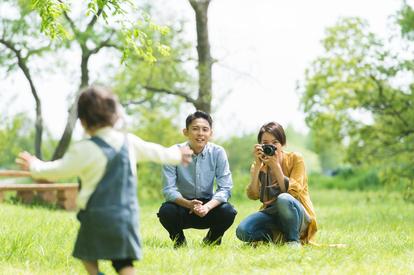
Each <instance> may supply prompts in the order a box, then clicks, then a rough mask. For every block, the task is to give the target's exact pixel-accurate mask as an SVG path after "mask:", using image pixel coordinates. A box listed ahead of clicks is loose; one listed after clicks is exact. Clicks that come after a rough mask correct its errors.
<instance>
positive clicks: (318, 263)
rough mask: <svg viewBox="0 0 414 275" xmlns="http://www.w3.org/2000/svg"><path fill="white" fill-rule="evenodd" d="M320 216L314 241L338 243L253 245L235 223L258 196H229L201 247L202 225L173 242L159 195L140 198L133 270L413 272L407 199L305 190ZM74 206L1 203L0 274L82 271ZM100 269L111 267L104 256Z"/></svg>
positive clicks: (413, 224)
mask: <svg viewBox="0 0 414 275" xmlns="http://www.w3.org/2000/svg"><path fill="white" fill-rule="evenodd" d="M311 195H312V200H313V202H314V205H315V208H316V212H317V215H318V221H319V232H318V233H317V242H318V243H320V244H322V245H327V244H333V243H343V244H346V245H347V247H345V248H332V247H327V246H322V247H314V246H306V247H304V248H302V249H299V250H296V249H291V248H288V247H284V246H275V245H263V246H259V247H257V248H253V247H251V246H248V245H245V244H243V243H241V242H240V241H238V240H237V238H236V236H235V228H236V226H237V224H238V223H239V222H240V221H241V219H242V218H244V217H246V216H247V215H248V214H249V213H252V212H253V211H256V210H257V207H258V206H259V203H258V202H257V201H249V200H247V199H246V200H238V201H234V202H233V204H234V205H235V207H236V209H237V210H238V215H237V217H236V221H235V223H234V225H233V226H232V227H231V228H230V229H229V231H228V232H227V233H226V235H225V237H224V240H223V244H222V245H221V246H219V247H203V246H202V245H201V240H202V238H203V237H204V234H205V233H206V230H192V229H190V230H186V231H185V233H186V236H187V240H188V246H187V247H185V248H181V249H178V250H174V249H172V244H171V242H170V240H169V239H168V235H167V232H166V231H165V230H164V229H163V228H162V226H161V225H160V223H159V222H158V218H157V217H156V213H157V211H158V207H159V205H160V204H161V201H159V202H149V201H141V218H140V220H141V224H140V226H141V227H140V230H141V236H142V239H143V243H144V259H143V260H142V261H140V262H136V264H135V265H136V268H137V270H138V272H139V274H215V275H217V274H280V273H289V274H297V273H305V274H306V273H307V274H315V273H316V274H410V273H411V274H412V273H414V265H413V264H412V259H413V258H414V231H413V230H412V229H413V228H414V216H413V214H412V213H414V205H413V204H407V203H405V202H404V201H402V200H401V199H400V196H398V195H385V194H384V193H382V192H347V191H335V190H329V191H326V190H321V191H314V192H312V194H311ZM77 229H78V222H77V221H76V218H75V213H70V212H64V211H61V210H53V209H48V208H44V207H26V206H22V205H12V204H7V203H3V204H0V274H39V275H40V274H42V275H43V274H85V273H84V270H83V267H82V265H81V264H80V262H79V261H77V260H75V259H74V258H73V257H72V256H71V253H72V248H73V243H74V240H75V237H76V232H77ZM101 269H102V270H103V271H104V272H105V274H115V273H114V271H113V270H112V267H111V265H110V263H109V262H104V263H103V265H102V267H101Z"/></svg>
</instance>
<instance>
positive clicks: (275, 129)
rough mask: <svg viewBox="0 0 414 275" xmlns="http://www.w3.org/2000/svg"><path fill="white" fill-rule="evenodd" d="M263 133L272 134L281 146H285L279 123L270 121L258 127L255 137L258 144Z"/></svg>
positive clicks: (284, 136) (283, 133) (283, 131)
mask: <svg viewBox="0 0 414 275" xmlns="http://www.w3.org/2000/svg"><path fill="white" fill-rule="evenodd" d="M265 132H267V133H269V134H272V135H273V136H274V137H275V138H276V139H277V140H278V141H279V142H280V144H281V145H282V146H283V145H285V144H286V135H285V130H283V127H282V125H280V124H279V123H277V122H274V121H272V122H268V123H266V124H264V125H263V126H262V127H260V130H259V134H258V135H257V142H258V143H262V136H263V134H264V133H265Z"/></svg>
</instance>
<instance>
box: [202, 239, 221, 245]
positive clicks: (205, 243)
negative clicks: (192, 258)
mask: <svg viewBox="0 0 414 275" xmlns="http://www.w3.org/2000/svg"><path fill="white" fill-rule="evenodd" d="M203 245H221V237H220V238H218V239H217V240H215V241H212V240H210V239H209V238H208V237H205V238H204V239H203Z"/></svg>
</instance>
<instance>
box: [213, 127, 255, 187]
mask: <svg viewBox="0 0 414 275" xmlns="http://www.w3.org/2000/svg"><path fill="white" fill-rule="evenodd" d="M256 139H257V137H256V135H255V134H247V135H244V136H241V137H238V136H234V137H231V138H229V139H227V140H225V141H223V142H220V143H221V145H222V146H223V147H224V149H225V150H226V153H227V157H228V159H229V163H230V169H231V171H232V172H233V175H234V174H235V173H247V174H249V173H250V166H251V165H252V162H253V145H254V144H256V143H257V140H256ZM249 181H250V179H249ZM247 183H248V182H247Z"/></svg>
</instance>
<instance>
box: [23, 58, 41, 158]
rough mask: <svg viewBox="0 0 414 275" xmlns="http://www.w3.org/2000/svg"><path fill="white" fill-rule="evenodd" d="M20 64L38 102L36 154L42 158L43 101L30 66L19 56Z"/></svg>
mask: <svg viewBox="0 0 414 275" xmlns="http://www.w3.org/2000/svg"><path fill="white" fill-rule="evenodd" d="M18 59H19V61H18V64H19V67H20V69H21V70H22V71H23V73H24V75H25V77H26V78H27V80H28V81H29V85H30V90H31V92H32V95H33V98H34V100H35V103H36V121H35V144H34V147H35V155H36V157H38V158H39V159H42V134H43V117H42V103H41V101H40V99H39V96H38V94H37V91H36V87H35V86H34V83H33V80H32V77H31V75H30V72H29V68H28V67H27V66H26V63H25V62H23V60H21V58H18Z"/></svg>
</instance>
